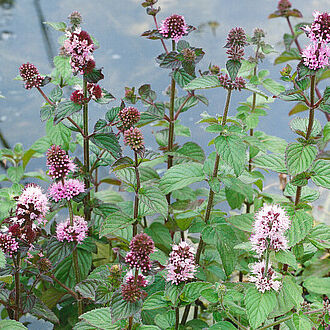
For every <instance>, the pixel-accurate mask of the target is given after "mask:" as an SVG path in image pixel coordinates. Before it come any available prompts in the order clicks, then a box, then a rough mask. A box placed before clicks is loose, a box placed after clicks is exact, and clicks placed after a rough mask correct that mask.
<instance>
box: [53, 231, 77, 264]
mask: <svg viewBox="0 0 330 330" xmlns="http://www.w3.org/2000/svg"><path fill="white" fill-rule="evenodd" d="M73 248H74V245H73V243H69V242H60V241H58V240H57V238H56V237H54V236H53V237H51V239H50V240H49V241H48V245H47V257H48V258H49V259H50V261H51V262H52V263H57V262H59V261H61V260H63V259H64V258H66V257H67V256H69V255H70V254H71V253H72V251H73Z"/></svg>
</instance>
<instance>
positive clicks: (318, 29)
mask: <svg viewBox="0 0 330 330" xmlns="http://www.w3.org/2000/svg"><path fill="white" fill-rule="evenodd" d="M313 16H314V21H313V23H312V25H311V26H305V27H304V28H303V30H304V31H305V32H306V34H307V36H308V37H309V38H310V39H311V41H314V42H322V43H329V42H330V15H329V13H327V12H324V13H320V12H319V11H317V10H315V11H314V13H313Z"/></svg>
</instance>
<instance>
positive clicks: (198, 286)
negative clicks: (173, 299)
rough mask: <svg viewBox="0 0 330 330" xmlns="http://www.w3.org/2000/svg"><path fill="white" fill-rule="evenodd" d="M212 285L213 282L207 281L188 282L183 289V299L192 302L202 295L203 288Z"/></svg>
mask: <svg viewBox="0 0 330 330" xmlns="http://www.w3.org/2000/svg"><path fill="white" fill-rule="evenodd" d="M211 286H212V284H210V283H205V282H193V283H187V284H186V285H185V286H184V289H183V291H182V294H181V295H182V297H181V299H182V300H184V301H186V302H189V303H191V302H193V301H195V300H196V299H198V298H199V297H200V296H201V294H202V291H203V290H205V289H208V288H210V287H211Z"/></svg>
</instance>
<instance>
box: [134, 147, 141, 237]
mask: <svg viewBox="0 0 330 330" xmlns="http://www.w3.org/2000/svg"><path fill="white" fill-rule="evenodd" d="M134 157H135V164H134V169H135V176H136V190H135V199H134V219H135V222H134V223H133V237H134V236H136V234H137V225H138V221H137V218H138V215H139V189H140V188H141V181H140V173H139V168H138V167H139V161H138V154H137V152H136V151H134Z"/></svg>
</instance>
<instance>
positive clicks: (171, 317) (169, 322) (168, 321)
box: [155, 310, 175, 329]
mask: <svg viewBox="0 0 330 330" xmlns="http://www.w3.org/2000/svg"><path fill="white" fill-rule="evenodd" d="M155 323H156V324H157V325H158V326H159V327H160V328H161V329H173V327H174V325H175V311H171V310H170V311H168V312H167V313H165V314H158V315H156V317H155Z"/></svg>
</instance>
